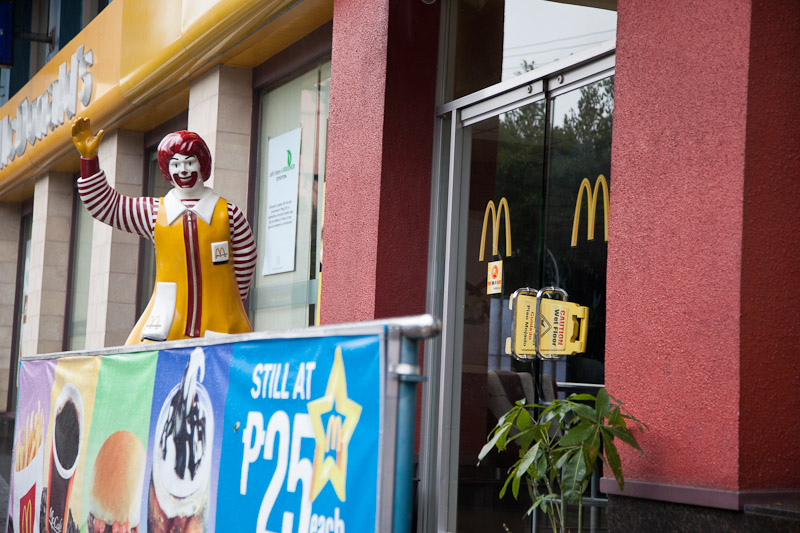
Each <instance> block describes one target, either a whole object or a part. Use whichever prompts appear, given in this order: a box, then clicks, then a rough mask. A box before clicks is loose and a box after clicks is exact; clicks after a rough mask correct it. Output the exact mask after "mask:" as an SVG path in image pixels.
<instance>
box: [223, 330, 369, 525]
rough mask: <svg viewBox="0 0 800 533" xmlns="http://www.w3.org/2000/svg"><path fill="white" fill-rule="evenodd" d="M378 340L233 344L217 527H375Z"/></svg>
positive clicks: (274, 341)
mask: <svg viewBox="0 0 800 533" xmlns="http://www.w3.org/2000/svg"><path fill="white" fill-rule="evenodd" d="M380 346H381V343H380V337H378V336H364V337H326V338H310V339H304V338H299V339H271V340H263V341H253V342H244V343H238V344H235V345H233V355H232V359H231V366H230V377H229V387H228V396H227V401H226V404H225V423H224V428H223V440H222V458H221V463H220V466H219V487H218V492H217V494H218V499H217V508H216V511H217V512H216V523H215V524H216V528H215V529H216V531H248V532H249V531H253V532H258V533H265V532H280V533H290V532H302V533H306V532H309V533H345V532H346V531H359V532H360V531H373V530H375V528H376V518H377V512H378V497H377V494H378V492H379V490H378V482H379V478H378V458H379V454H380V446H381V441H380V434H381V402H382V398H383V391H382V386H381V368H380V361H381V353H380Z"/></svg>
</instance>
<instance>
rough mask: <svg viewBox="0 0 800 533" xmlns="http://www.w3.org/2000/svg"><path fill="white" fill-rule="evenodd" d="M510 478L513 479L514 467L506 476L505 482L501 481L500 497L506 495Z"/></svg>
mask: <svg viewBox="0 0 800 533" xmlns="http://www.w3.org/2000/svg"><path fill="white" fill-rule="evenodd" d="M512 479H514V469H513V468H512V469H511V473H510V474H509V475H508V477H507V478H506V482H505V483H503V488H502V489H500V497H501V498H502V497H503V496H505V495H506V489H507V488H508V484H509V482H510V481H511V480H512Z"/></svg>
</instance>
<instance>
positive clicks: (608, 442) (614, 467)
mask: <svg viewBox="0 0 800 533" xmlns="http://www.w3.org/2000/svg"><path fill="white" fill-rule="evenodd" d="M602 435H603V446H604V447H605V452H606V458H607V459H608V466H609V467H610V468H611V473H612V474H614V478H615V479H616V480H617V485H619V490H624V489H625V477H624V476H623V475H622V461H621V460H620V458H619V453H618V452H617V446H616V445H615V444H614V437H612V436H610V435H608V434H607V433H606V432H602Z"/></svg>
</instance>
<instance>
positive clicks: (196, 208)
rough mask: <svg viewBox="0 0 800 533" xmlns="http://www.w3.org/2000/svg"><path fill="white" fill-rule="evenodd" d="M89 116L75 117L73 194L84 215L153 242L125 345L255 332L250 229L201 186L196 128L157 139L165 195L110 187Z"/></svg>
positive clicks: (204, 175)
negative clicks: (249, 299) (151, 274)
mask: <svg viewBox="0 0 800 533" xmlns="http://www.w3.org/2000/svg"><path fill="white" fill-rule="evenodd" d="M102 136H103V130H100V131H99V132H98V133H97V135H92V131H91V128H90V125H89V119H87V118H75V119H74V120H73V121H72V140H73V142H74V143H75V147H76V148H77V149H78V151H79V152H80V154H81V177H80V178H79V179H78V193H79V194H80V197H81V201H82V202H83V205H85V206H86V209H87V210H88V211H89V213H90V214H91V215H92V216H93V217H94V218H96V219H97V220H99V221H101V222H103V223H105V224H109V225H110V226H113V227H115V228H119V229H121V230H125V231H127V232H129V233H135V234H137V235H140V236H142V237H145V238H147V239H149V240H150V241H152V242H153V244H154V245H155V247H156V284H155V287H154V288H153V296H152V297H151V298H150V303H149V304H148V305H147V309H145V311H144V313H143V314H142V316H141V317H140V318H139V320H138V321H137V323H136V326H135V327H134V328H133V331H132V332H131V334H130V335H129V336H128V340H127V341H126V342H125V344H138V343H141V342H148V341H163V340H176V339H188V338H196V337H203V336H205V335H213V334H215V333H216V334H224V333H245V332H249V331H252V327H251V326H250V321H249V320H248V319H247V313H246V312H245V309H244V305H243V304H242V301H243V300H244V299H245V297H246V296H247V292H248V290H249V289H250V281H251V279H252V277H253V271H254V270H255V265H256V246H255V241H254V239H253V232H252V231H251V229H250V225H249V224H248V223H247V220H246V219H245V217H244V214H243V213H242V212H241V211H240V210H239V208H238V207H236V206H235V205H233V204H232V203H230V202H227V201H226V200H225V199H224V198H222V197H220V196H219V195H218V194H216V193H215V192H214V191H213V189H211V188H209V187H206V186H205V181H206V180H207V179H208V178H209V175H210V173H211V153H210V152H209V150H208V146H206V143H205V142H204V141H203V139H201V138H200V136H198V135H197V134H196V133H192V132H188V131H177V132H175V133H170V134H169V135H167V136H166V137H164V139H163V140H162V141H161V143H160V144H159V145H158V165H159V167H161V172H162V173H163V175H164V178H165V179H166V180H167V181H169V182H170V183H171V184H172V185H173V186H174V188H173V189H172V190H171V191H169V193H167V194H166V195H165V196H164V197H163V198H149V197H142V198H132V197H128V196H123V195H121V194H119V193H118V192H117V191H115V190H114V189H113V188H112V187H111V186H110V185H109V184H108V181H107V180H106V176H105V173H104V172H103V171H102V170H100V165H99V163H98V160H97V148H98V146H99V145H100V139H101V138H102Z"/></svg>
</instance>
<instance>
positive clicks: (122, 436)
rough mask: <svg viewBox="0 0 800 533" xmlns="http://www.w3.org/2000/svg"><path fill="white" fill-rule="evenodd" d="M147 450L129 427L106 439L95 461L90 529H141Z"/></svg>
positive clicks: (126, 532) (117, 532)
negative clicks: (140, 520)
mask: <svg viewBox="0 0 800 533" xmlns="http://www.w3.org/2000/svg"><path fill="white" fill-rule="evenodd" d="M144 469H145V452H144V448H143V447H142V443H141V442H139V438H138V437H136V435H134V434H133V433H131V432H130V431H117V432H116V433H113V434H112V435H111V436H110V437H108V438H107V439H106V441H105V442H104V443H103V446H102V447H101V448H100V452H99V453H98V454H97V459H95V462H94V475H93V476H92V489H91V500H90V503H89V517H88V518H87V526H88V531H89V533H138V531H139V514H140V510H141V501H142V483H143V481H144Z"/></svg>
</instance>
